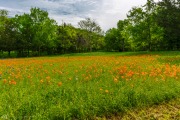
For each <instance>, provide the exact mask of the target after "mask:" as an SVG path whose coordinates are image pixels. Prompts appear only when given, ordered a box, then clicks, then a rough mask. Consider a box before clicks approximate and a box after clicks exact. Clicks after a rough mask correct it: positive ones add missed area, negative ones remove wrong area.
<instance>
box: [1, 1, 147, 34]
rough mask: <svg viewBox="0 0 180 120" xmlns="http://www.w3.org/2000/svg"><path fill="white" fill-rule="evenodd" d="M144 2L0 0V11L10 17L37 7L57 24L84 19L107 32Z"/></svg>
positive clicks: (75, 24)
mask: <svg viewBox="0 0 180 120" xmlns="http://www.w3.org/2000/svg"><path fill="white" fill-rule="evenodd" d="M145 3H146V0H1V1H0V9H7V10H9V11H10V13H11V14H10V15H15V14H17V13H18V14H19V13H23V12H29V9H30V8H31V7H39V8H41V9H43V10H47V11H48V12H49V15H50V17H52V18H53V19H55V20H56V21H57V22H58V23H59V24H61V23H62V21H64V22H68V23H71V24H73V25H74V26H77V23H78V22H79V21H80V20H82V19H84V18H86V17H91V18H93V19H95V20H96V21H97V22H98V23H99V24H100V25H101V27H102V28H103V30H107V29H109V28H111V27H116V24H117V22H118V20H120V19H121V20H122V19H125V18H126V13H127V12H128V11H129V10H130V9H131V8H132V7H133V6H138V5H143V4H145Z"/></svg>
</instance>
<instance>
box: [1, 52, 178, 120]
mask: <svg viewBox="0 0 180 120" xmlns="http://www.w3.org/2000/svg"><path fill="white" fill-rule="evenodd" d="M179 58H180V53H179V52H125V53H108V52H106V53H104V52H96V53H81V54H66V55H61V56H51V57H37V58H26V59H7V60H1V61H0V90H1V93H0V118H1V119H15V120H16V119H19V120H21V119H25V120H29V119H33V120H46V119H47V120H48V119H50V120H56V119H97V118H103V117H104V116H105V117H106V118H108V117H109V116H115V115H118V114H124V113H126V112H127V111H129V110H132V109H141V108H146V107H149V106H152V105H158V104H161V103H162V102H167V101H170V100H172V99H175V98H179V97H180V80H179V78H180V66H179V63H180V61H179ZM121 70H122V72H121ZM159 70H160V71H159ZM175 71H176V75H174V72H175ZM132 72H133V75H131V73H132ZM142 72H147V74H145V75H141V74H142ZM156 73H158V74H156ZM160 73H161V74H160ZM171 74H173V75H171ZM124 77H125V78H124ZM5 80H6V81H5ZM13 80H14V81H15V82H16V84H15V85H14V84H13ZM61 83H62V84H61ZM58 84H59V86H58Z"/></svg>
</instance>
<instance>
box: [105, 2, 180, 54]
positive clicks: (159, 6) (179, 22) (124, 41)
mask: <svg viewBox="0 0 180 120" xmlns="http://www.w3.org/2000/svg"><path fill="white" fill-rule="evenodd" d="M105 43H106V44H105V45H106V46H105V48H106V49H107V50H108V51H139V50H141V51H143V50H148V51H158V50H180V0H162V1H159V2H154V1H153V0H147V2H146V4H145V5H143V6H140V7H133V8H132V9H131V10H130V11H129V12H128V13H127V19H125V20H120V21H119V22H118V23H117V28H111V29H109V30H108V31H107V32H106V35H105Z"/></svg>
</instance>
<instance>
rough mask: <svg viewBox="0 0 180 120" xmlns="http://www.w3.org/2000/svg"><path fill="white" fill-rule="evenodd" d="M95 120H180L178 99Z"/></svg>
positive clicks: (179, 102)
mask: <svg viewBox="0 0 180 120" xmlns="http://www.w3.org/2000/svg"><path fill="white" fill-rule="evenodd" d="M97 120H180V98H178V99H175V100H172V101H169V102H166V103H165V102H164V103H162V104H159V105H153V106H151V107H146V108H141V109H133V110H130V111H127V112H126V113H124V114H121V115H114V116H111V117H108V118H107V117H103V118H97Z"/></svg>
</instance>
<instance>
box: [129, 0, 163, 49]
mask: <svg viewBox="0 0 180 120" xmlns="http://www.w3.org/2000/svg"><path fill="white" fill-rule="evenodd" d="M155 14H156V4H155V3H154V1H153V0H147V3H146V4H145V5H144V6H143V7H134V8H132V10H130V11H129V13H128V15H127V17H128V21H129V22H128V23H129V27H128V29H129V31H130V32H129V33H130V34H131V39H133V42H135V43H136V46H137V47H139V48H138V49H139V50H153V49H154V50H155V49H157V47H158V46H157V44H160V43H161V41H162V35H163V29H162V28H161V27H160V26H158V25H157V22H156V20H155ZM130 26H131V27H130Z"/></svg>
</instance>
